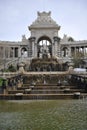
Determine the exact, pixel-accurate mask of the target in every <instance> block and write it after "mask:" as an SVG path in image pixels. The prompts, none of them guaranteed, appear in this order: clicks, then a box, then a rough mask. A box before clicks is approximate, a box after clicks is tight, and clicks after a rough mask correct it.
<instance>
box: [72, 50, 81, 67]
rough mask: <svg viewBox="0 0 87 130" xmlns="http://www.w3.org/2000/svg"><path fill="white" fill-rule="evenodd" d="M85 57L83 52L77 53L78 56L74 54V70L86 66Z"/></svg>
mask: <svg viewBox="0 0 87 130" xmlns="http://www.w3.org/2000/svg"><path fill="white" fill-rule="evenodd" d="M83 58H84V55H83V53H82V52H77V53H76V54H73V59H72V61H73V63H74V68H79V67H81V66H83V65H84V61H83Z"/></svg>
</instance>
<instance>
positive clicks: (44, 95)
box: [0, 84, 86, 100]
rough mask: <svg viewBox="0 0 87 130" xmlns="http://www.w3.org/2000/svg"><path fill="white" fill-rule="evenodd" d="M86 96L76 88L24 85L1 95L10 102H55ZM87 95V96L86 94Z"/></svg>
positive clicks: (53, 85)
mask: <svg viewBox="0 0 87 130" xmlns="http://www.w3.org/2000/svg"><path fill="white" fill-rule="evenodd" d="M84 94H85V92H84V90H83V89H76V87H75V86H69V85H68V86H59V85H57V84H37V85H29V84H23V86H22V87H20V88H17V89H16V90H8V94H5V95H3V97H2V96H1V95H0V99H8V100H43V99H44V100H46V99H48V100H49V99H50V100H54V99H78V98H82V97H83V95H84ZM85 95H86V94H85Z"/></svg>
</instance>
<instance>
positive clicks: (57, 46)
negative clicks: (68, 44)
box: [53, 37, 60, 57]
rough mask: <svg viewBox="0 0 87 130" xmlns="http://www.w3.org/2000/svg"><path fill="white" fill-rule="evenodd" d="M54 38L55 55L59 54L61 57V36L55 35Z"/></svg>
mask: <svg viewBox="0 0 87 130" xmlns="http://www.w3.org/2000/svg"><path fill="white" fill-rule="evenodd" d="M53 39H54V52H55V53H54V54H55V56H58V57H60V44H59V41H60V38H59V37H53Z"/></svg>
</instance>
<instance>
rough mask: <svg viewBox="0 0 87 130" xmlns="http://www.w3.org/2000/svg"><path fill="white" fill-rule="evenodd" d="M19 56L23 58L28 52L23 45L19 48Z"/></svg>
mask: <svg viewBox="0 0 87 130" xmlns="http://www.w3.org/2000/svg"><path fill="white" fill-rule="evenodd" d="M21 57H22V58H24V57H28V52H27V49H26V48H25V47H23V48H22V49H21Z"/></svg>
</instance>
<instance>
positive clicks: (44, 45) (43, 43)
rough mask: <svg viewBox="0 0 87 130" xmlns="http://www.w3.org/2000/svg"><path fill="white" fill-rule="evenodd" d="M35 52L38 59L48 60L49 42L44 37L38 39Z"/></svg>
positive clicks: (49, 54)
mask: <svg viewBox="0 0 87 130" xmlns="http://www.w3.org/2000/svg"><path fill="white" fill-rule="evenodd" d="M37 50H38V51H37V52H38V57H39V58H50V57H51V56H52V44H51V40H50V39H49V38H48V37H46V36H44V37H41V38H39V40H38V46H37Z"/></svg>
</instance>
